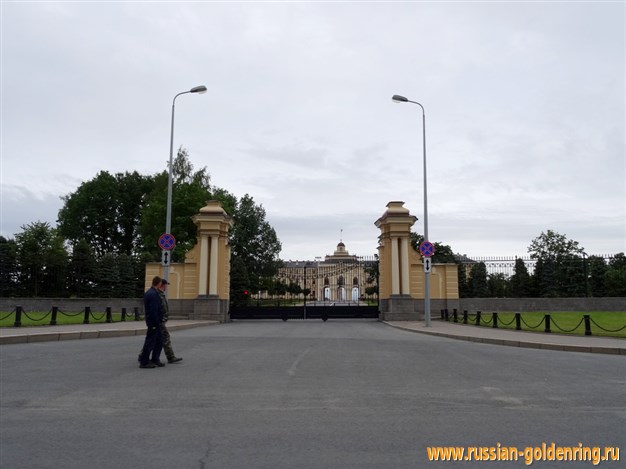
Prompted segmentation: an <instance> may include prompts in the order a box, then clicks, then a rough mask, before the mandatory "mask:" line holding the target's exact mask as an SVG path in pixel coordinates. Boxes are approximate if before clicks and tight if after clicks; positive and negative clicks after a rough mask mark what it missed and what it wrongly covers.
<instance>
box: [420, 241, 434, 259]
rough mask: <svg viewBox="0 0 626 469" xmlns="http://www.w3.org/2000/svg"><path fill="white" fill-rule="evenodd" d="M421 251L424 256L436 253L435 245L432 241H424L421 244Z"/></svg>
mask: <svg viewBox="0 0 626 469" xmlns="http://www.w3.org/2000/svg"><path fill="white" fill-rule="evenodd" d="M420 253H421V254H422V256H424V257H431V256H432V255H433V254H435V245H434V244H433V243H431V242H430V241H424V242H423V243H422V244H420Z"/></svg>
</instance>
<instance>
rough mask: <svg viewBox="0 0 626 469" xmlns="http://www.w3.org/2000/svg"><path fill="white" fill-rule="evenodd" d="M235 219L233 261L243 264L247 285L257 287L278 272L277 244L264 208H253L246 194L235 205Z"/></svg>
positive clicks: (232, 234) (251, 200)
mask: <svg viewBox="0 0 626 469" xmlns="http://www.w3.org/2000/svg"><path fill="white" fill-rule="evenodd" d="M234 219H235V223H234V226H233V229H232V231H231V237H230V245H231V250H232V251H231V252H232V257H233V258H237V259H239V260H241V261H242V262H243V265H244V266H245V269H246V274H247V276H248V278H249V280H250V282H252V285H257V284H258V283H259V279H260V278H261V277H269V276H272V275H274V274H275V273H276V272H277V270H278V263H279V259H278V254H279V253H280V250H281V244H280V241H279V240H278V237H277V236H276V231H274V228H272V226H271V225H270V224H269V223H268V222H267V221H266V219H265V209H264V208H263V206H262V205H256V204H255V202H254V199H253V198H252V197H251V196H250V195H248V194H246V195H245V196H243V197H242V198H241V199H240V200H239V202H238V203H237V207H236V208H235V213H234Z"/></svg>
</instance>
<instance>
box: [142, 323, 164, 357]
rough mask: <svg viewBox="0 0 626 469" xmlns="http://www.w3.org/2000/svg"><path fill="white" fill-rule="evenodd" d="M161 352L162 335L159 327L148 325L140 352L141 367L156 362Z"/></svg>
mask: <svg viewBox="0 0 626 469" xmlns="http://www.w3.org/2000/svg"><path fill="white" fill-rule="evenodd" d="M161 350H163V335H162V334H161V327H160V326H159V325H157V326H152V325H148V330H147V331H146V340H145V341H144V343H143V349H142V350H141V357H140V358H139V361H140V362H141V364H142V365H145V364H147V363H148V362H149V361H153V362H157V361H159V360H160V357H161Z"/></svg>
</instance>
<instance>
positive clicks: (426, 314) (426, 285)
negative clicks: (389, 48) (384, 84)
mask: <svg viewBox="0 0 626 469" xmlns="http://www.w3.org/2000/svg"><path fill="white" fill-rule="evenodd" d="M391 99H392V100H394V101H395V102H397V103H413V104H417V105H418V106H419V107H420V108H422V141H423V159H424V241H429V240H428V190H427V187H428V186H427V177H426V112H425V111H424V106H422V105H421V104H420V103H418V102H416V101H411V100H409V99H407V98H405V97H404V96H399V95H397V94H394V95H393V97H392V98H391ZM424 321H425V324H426V327H430V270H428V271H426V272H424Z"/></svg>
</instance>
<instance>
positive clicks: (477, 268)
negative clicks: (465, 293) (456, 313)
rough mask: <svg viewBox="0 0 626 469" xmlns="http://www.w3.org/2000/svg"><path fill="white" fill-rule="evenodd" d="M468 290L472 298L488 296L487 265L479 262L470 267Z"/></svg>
mask: <svg viewBox="0 0 626 469" xmlns="http://www.w3.org/2000/svg"><path fill="white" fill-rule="evenodd" d="M468 286H469V290H470V292H471V295H472V297H473V298H488V297H489V286H488V284H487V266H486V265H485V263H484V262H479V263H478V264H475V265H474V266H473V267H472V270H471V271H470V274H469V282H468Z"/></svg>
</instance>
